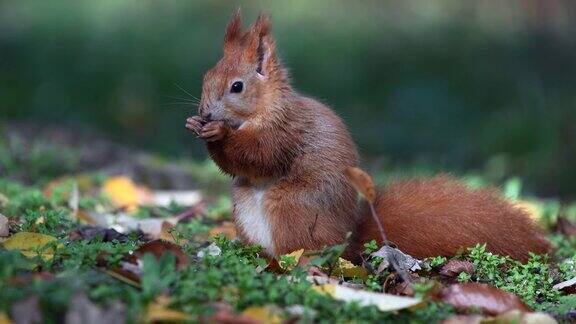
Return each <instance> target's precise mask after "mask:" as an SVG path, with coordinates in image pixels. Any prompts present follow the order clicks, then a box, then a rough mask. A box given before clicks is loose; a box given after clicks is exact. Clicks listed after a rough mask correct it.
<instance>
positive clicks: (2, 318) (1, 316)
mask: <svg viewBox="0 0 576 324" xmlns="http://www.w3.org/2000/svg"><path fill="white" fill-rule="evenodd" d="M0 324H12V321H11V320H10V318H9V317H8V316H7V315H6V313H4V312H0Z"/></svg>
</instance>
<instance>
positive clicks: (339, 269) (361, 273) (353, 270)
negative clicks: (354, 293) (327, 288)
mask: <svg viewBox="0 0 576 324" xmlns="http://www.w3.org/2000/svg"><path fill="white" fill-rule="evenodd" d="M332 275H333V276H343V277H346V278H353V277H358V278H361V279H366V276H367V275H368V272H367V271H366V269H364V268H362V267H360V266H357V265H354V263H352V262H350V261H348V260H346V259H342V258H338V264H337V265H336V267H335V268H334V270H333V271H332Z"/></svg>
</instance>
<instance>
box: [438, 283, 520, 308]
mask: <svg viewBox="0 0 576 324" xmlns="http://www.w3.org/2000/svg"><path fill="white" fill-rule="evenodd" d="M439 297H440V299H441V300H442V301H444V302H445V303H448V304H450V305H452V306H454V308H456V309H457V310H459V311H466V310H467V309H469V308H471V307H475V308H480V309H481V310H482V311H483V312H484V313H485V314H488V315H499V314H502V313H505V312H508V311H510V310H514V309H518V310H521V311H523V312H530V311H531V310H530V308H529V307H528V306H526V305H525V304H524V303H523V302H522V300H521V299H520V298H519V297H518V296H516V295H514V294H512V293H509V292H505V291H504V290H500V289H498V288H495V287H492V286H489V285H486V284H481V283H476V282H469V283H462V284H455V285H452V286H449V287H447V288H444V289H442V290H441V292H440V294H439Z"/></svg>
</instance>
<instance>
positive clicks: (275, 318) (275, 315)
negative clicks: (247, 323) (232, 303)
mask: <svg viewBox="0 0 576 324" xmlns="http://www.w3.org/2000/svg"><path fill="white" fill-rule="evenodd" d="M279 313H280V311H279V310H278V309H276V308H274V307H272V306H264V307H249V308H247V309H245V310H244V311H243V312H242V315H243V316H245V317H246V318H250V319H252V320H254V321H255V322H257V323H267V324H279V323H282V317H280V315H279Z"/></svg>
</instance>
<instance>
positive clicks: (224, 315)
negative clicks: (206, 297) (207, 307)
mask: <svg viewBox="0 0 576 324" xmlns="http://www.w3.org/2000/svg"><path fill="white" fill-rule="evenodd" d="M213 306H214V308H215V310H216V311H215V313H214V315H211V316H209V317H205V318H201V320H200V323H221V324H259V322H258V321H256V320H254V319H252V318H250V317H248V316H245V315H242V314H237V313H236V312H234V309H233V308H232V306H230V305H228V304H225V303H222V302H218V303H215V304H214V305H213Z"/></svg>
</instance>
